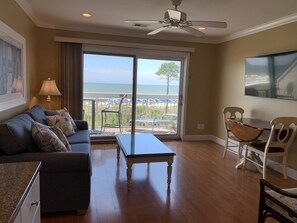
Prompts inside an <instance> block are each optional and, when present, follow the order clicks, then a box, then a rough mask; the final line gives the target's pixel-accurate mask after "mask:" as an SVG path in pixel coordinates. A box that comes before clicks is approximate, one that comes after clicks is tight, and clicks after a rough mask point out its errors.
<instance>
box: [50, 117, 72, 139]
mask: <svg viewBox="0 0 297 223" xmlns="http://www.w3.org/2000/svg"><path fill="white" fill-rule="evenodd" d="M46 122H47V124H48V125H49V126H57V127H58V128H60V129H61V130H62V131H63V133H64V134H65V135H66V136H70V135H72V134H74V133H75V130H74V128H73V125H72V123H71V121H70V119H69V115H68V114H67V113H66V112H65V111H64V112H61V114H60V115H53V116H46Z"/></svg>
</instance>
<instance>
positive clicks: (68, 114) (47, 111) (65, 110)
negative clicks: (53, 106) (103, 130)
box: [45, 107, 78, 132]
mask: <svg viewBox="0 0 297 223" xmlns="http://www.w3.org/2000/svg"><path fill="white" fill-rule="evenodd" d="M63 112H65V113H66V115H67V116H68V118H69V120H70V122H71V124H72V125H73V128H74V131H76V132H77V131H78V128H77V126H76V124H75V122H74V120H73V118H72V117H71V115H70V113H69V111H68V109H67V108H66V107H65V108H63V109H59V110H45V114H46V115H47V116H53V115H61V113H63Z"/></svg>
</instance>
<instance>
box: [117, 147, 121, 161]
mask: <svg viewBox="0 0 297 223" xmlns="http://www.w3.org/2000/svg"><path fill="white" fill-rule="evenodd" d="M117 161H118V163H119V161H120V146H119V145H118V146H117Z"/></svg>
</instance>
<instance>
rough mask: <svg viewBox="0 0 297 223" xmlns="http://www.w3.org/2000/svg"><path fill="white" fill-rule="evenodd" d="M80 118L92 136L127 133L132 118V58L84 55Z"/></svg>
mask: <svg viewBox="0 0 297 223" xmlns="http://www.w3.org/2000/svg"><path fill="white" fill-rule="evenodd" d="M83 73H84V84H83V115H84V116H83V117H84V120H86V121H87V122H88V124H89V129H90V132H91V136H99V137H100V136H114V135H115V134H118V133H124V132H126V129H127V128H128V127H129V126H130V125H131V119H132V93H133V76H134V75H133V74H134V57H131V56H119V55H102V54H90V53H85V54H84V72H83Z"/></svg>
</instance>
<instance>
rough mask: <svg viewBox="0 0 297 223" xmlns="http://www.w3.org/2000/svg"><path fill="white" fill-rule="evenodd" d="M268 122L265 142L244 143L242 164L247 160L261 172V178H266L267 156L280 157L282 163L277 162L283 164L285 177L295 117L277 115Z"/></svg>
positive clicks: (295, 124)
mask: <svg viewBox="0 0 297 223" xmlns="http://www.w3.org/2000/svg"><path fill="white" fill-rule="evenodd" d="M270 124H271V126H272V128H271V131H270V134H269V138H268V140H267V142H252V143H248V144H247V145H246V150H245V156H244V166H245V165H246V162H247V161H249V162H251V163H253V164H255V165H257V166H258V167H260V169H261V170H262V172H263V179H266V174H267V161H268V158H271V157H282V163H279V164H280V165H283V175H284V178H285V179H286V178H287V157H288V151H289V148H290V146H291V144H292V142H293V141H294V138H295V135H296V129H297V128H296V127H297V117H278V118H275V119H273V120H271V122H270ZM248 152H250V156H248ZM260 157H262V159H263V160H262V159H261V158H260Z"/></svg>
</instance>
